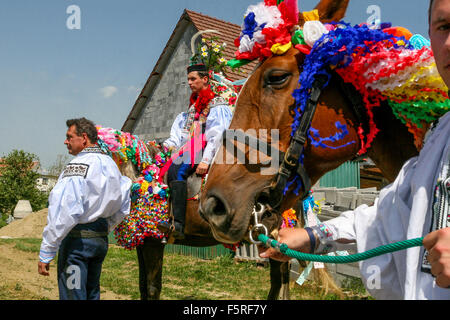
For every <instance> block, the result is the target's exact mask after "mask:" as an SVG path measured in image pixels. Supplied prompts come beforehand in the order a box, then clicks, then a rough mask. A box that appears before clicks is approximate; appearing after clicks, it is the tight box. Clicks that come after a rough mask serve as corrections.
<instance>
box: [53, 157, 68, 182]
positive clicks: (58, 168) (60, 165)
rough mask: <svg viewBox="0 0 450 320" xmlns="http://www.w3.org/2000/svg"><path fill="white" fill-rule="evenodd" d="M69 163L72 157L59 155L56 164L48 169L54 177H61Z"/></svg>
mask: <svg viewBox="0 0 450 320" xmlns="http://www.w3.org/2000/svg"><path fill="white" fill-rule="evenodd" d="M69 161H70V157H69V156H68V155H67V154H64V155H63V154H58V155H57V156H56V160H55V162H54V163H53V164H52V165H51V166H50V167H49V168H48V173H49V174H50V175H52V176H55V177H59V175H60V174H61V172H62V171H63V169H64V168H65V167H66V165H67V163H69Z"/></svg>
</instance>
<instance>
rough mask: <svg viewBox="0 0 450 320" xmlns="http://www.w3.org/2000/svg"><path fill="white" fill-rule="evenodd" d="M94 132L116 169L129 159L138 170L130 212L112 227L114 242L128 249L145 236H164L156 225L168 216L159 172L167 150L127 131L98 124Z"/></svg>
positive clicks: (141, 241) (166, 189)
mask: <svg viewBox="0 0 450 320" xmlns="http://www.w3.org/2000/svg"><path fill="white" fill-rule="evenodd" d="M97 131H98V137H99V140H98V144H99V146H100V148H101V149H102V150H103V151H104V152H105V153H107V154H108V155H110V156H111V157H112V158H113V159H114V161H116V163H117V165H118V166H119V168H120V167H122V166H123V165H124V164H126V163H127V162H131V163H132V164H133V165H134V166H135V170H136V171H138V172H139V177H138V178H137V179H136V180H135V181H133V185H132V187H131V208H130V214H129V215H128V216H126V217H125V218H124V220H123V221H122V222H121V223H120V224H119V225H118V226H117V227H116V228H115V230H114V235H115V237H116V239H117V243H118V244H119V245H120V246H122V247H124V248H125V249H130V250H131V249H134V248H135V247H136V246H138V245H141V244H142V243H143V241H144V239H145V238H146V237H152V238H156V239H162V238H163V237H164V236H165V235H164V234H163V233H161V232H160V231H159V230H158V229H157V227H156V226H157V225H158V223H160V222H161V221H167V220H168V218H169V217H168V197H169V188H168V186H167V185H166V184H164V183H163V180H162V177H161V176H160V172H161V168H163V167H164V166H165V165H166V162H167V159H168V157H169V156H170V153H168V152H166V151H164V150H162V148H161V147H160V146H159V145H158V144H156V143H155V142H153V141H151V142H148V143H147V144H146V143H145V142H144V141H142V140H140V139H139V138H138V137H137V136H135V135H132V134H130V133H128V132H121V131H118V130H114V129H111V128H103V127H101V126H97ZM150 149H152V151H151V150H150ZM152 154H153V156H152Z"/></svg>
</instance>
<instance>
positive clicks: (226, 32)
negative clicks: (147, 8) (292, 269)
mask: <svg viewBox="0 0 450 320" xmlns="http://www.w3.org/2000/svg"><path fill="white" fill-rule="evenodd" d="M191 23H192V24H193V25H194V27H195V28H196V29H197V30H198V31H204V30H211V29H213V30H216V31H219V32H220V34H214V36H217V37H218V38H219V40H220V41H221V42H225V43H226V44H227V46H226V49H225V52H224V53H225V59H227V60H230V59H233V58H234V57H235V55H234V53H235V51H236V47H235V46H234V40H235V39H236V38H237V37H239V34H240V32H241V27H240V26H238V25H236V24H233V23H230V22H226V21H223V20H220V19H217V18H213V17H210V16H207V15H204V14H202V13H198V12H194V11H190V10H187V9H186V10H184V12H183V14H182V15H181V18H180V20H179V21H178V23H177V25H176V26H175V29H174V31H173V32H172V35H171V36H170V38H169V40H168V41H167V44H166V46H165V47H164V50H163V51H162V53H161V55H160V57H159V59H158V61H157V62H156V64H155V66H154V68H153V70H152V72H151V73H150V76H149V77H148V79H147V82H146V83H145V85H144V88H143V89H142V91H141V93H140V94H139V96H138V98H137V99H136V102H135V103H134V106H133V108H132V109H131V111H130V113H129V115H128V117H127V119H126V120H125V122H124V124H123V126H122V131H127V132H130V131H131V130H132V129H133V125H134V123H135V121H136V120H137V119H138V117H139V115H140V113H141V111H142V108H144V107H145V105H146V103H147V100H148V97H149V96H150V95H151V93H152V91H153V89H154V88H155V86H156V84H157V83H158V81H159V79H160V78H161V74H162V72H163V71H164V69H165V66H166V65H167V63H168V62H169V61H170V57H171V56H172V54H173V52H174V50H175V48H176V45H177V44H178V42H179V41H180V39H181V37H182V35H183V33H184V31H185V30H186V29H187V27H188V26H189V24H191ZM256 64H257V62H252V63H250V64H248V65H245V66H243V67H241V68H240V71H241V72H240V73H238V72H233V71H231V72H229V73H228V74H227V77H228V78H229V79H230V80H232V81H236V80H239V79H243V78H246V77H248V75H249V73H250V72H251V71H252V70H253V69H254V68H255V66H256Z"/></svg>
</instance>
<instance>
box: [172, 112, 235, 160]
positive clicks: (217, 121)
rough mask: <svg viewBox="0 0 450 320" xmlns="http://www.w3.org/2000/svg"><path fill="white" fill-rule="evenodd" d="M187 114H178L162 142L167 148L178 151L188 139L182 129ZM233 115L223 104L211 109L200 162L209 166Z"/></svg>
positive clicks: (184, 130) (186, 133) (187, 134)
mask: <svg viewBox="0 0 450 320" xmlns="http://www.w3.org/2000/svg"><path fill="white" fill-rule="evenodd" d="M187 117H188V114H187V113H186V112H182V113H180V114H179V115H178V116H177V117H176V118H175V121H174V122H173V124H172V128H171V130H170V137H169V138H168V139H167V140H166V141H164V143H163V144H164V145H165V146H166V147H168V148H170V147H175V149H176V150H179V149H180V148H181V147H183V146H184V145H185V144H186V142H187V141H188V139H189V132H188V131H187V130H186V129H185V128H184V127H185V123H186V121H187ZM232 117H233V114H232V112H231V110H230V108H229V107H228V106H227V105H225V104H223V105H222V104H219V105H216V106H214V107H212V108H211V109H210V111H209V114H208V117H207V119H206V128H205V139H206V142H207V143H206V147H205V150H204V151H203V157H202V162H204V163H207V164H210V163H211V161H212V159H213V158H214V156H215V154H216V151H217V150H218V147H219V145H220V142H221V138H222V134H223V132H224V131H225V130H226V129H227V128H228V126H229V125H230V122H231V118H232Z"/></svg>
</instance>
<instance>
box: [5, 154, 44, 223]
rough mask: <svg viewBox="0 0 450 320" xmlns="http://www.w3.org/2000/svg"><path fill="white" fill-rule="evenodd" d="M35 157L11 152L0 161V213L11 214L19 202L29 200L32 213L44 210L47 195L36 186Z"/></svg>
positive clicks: (36, 159)
mask: <svg viewBox="0 0 450 320" xmlns="http://www.w3.org/2000/svg"><path fill="white" fill-rule="evenodd" d="M37 161H38V158H37V156H36V155H34V154H32V153H28V152H25V151H23V150H13V151H12V152H11V153H9V154H8V155H7V156H6V157H5V158H3V159H2V163H1V164H2V166H0V212H2V213H3V214H4V215H8V214H12V213H13V211H14V208H15V206H16V204H17V202H18V201H19V200H22V199H23V200H29V201H30V204H31V207H32V209H33V211H38V210H41V209H42V208H44V207H45V206H46V204H47V199H48V193H46V192H42V191H39V189H38V188H37V186H36V183H37V179H38V177H39V174H38V173H37V172H36V170H35V169H36V168H34V165H35V163H36V162H37Z"/></svg>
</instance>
